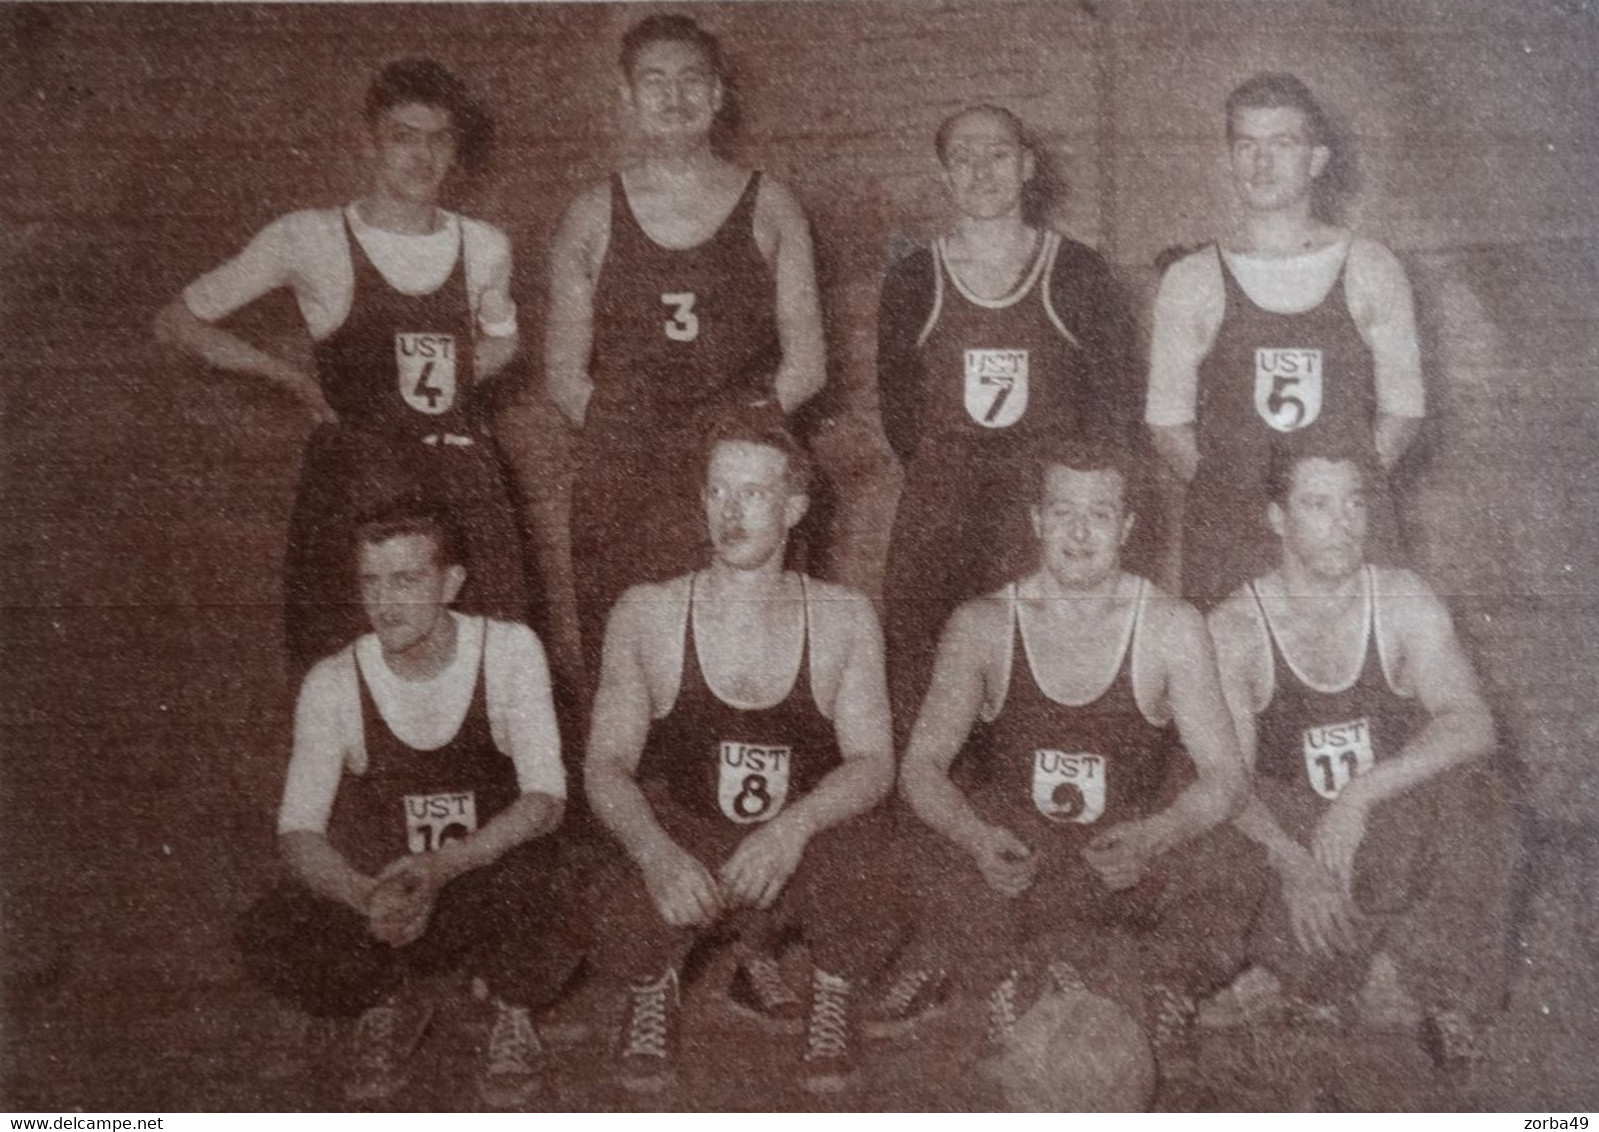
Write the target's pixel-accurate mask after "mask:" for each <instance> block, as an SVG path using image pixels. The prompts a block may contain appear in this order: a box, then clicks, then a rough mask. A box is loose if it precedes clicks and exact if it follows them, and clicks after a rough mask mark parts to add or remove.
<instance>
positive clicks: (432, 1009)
mask: <svg viewBox="0 0 1599 1132" xmlns="http://www.w3.org/2000/svg"><path fill="white" fill-rule="evenodd" d="M436 1013H438V1003H436V1002H434V1001H433V1000H432V999H427V1000H425V1001H424V1002H423V1003H422V1017H421V1019H420V1020H419V1021H418V1022H417V1024H416V1028H415V1029H414V1030H412V1032H411V1037H410V1039H409V1040H407V1041H405V1042H403V1043H401V1045H400V1053H399V1060H400V1061H402V1062H403V1061H409V1060H410V1059H411V1055H412V1054H414V1053H415V1052H416V1047H417V1046H419V1045H421V1044H422V1039H423V1038H424V1037H426V1036H427V1032H428V1028H429V1027H430V1026H432V1025H433V1016H434V1015H435V1014H436ZM410 1083H411V1075H410V1073H405V1072H402V1073H396V1074H395V1075H394V1076H393V1077H392V1078H389V1079H386V1080H383V1081H381V1082H379V1083H377V1084H375V1085H372V1086H368V1087H361V1086H359V1085H357V1086H356V1087H353V1088H352V1087H351V1086H350V1085H349V1084H348V1083H347V1084H346V1085H345V1086H344V1089H343V1090H342V1092H343V1095H344V1099H345V1100H347V1101H350V1102H355V1103H360V1102H369V1101H386V1100H388V1099H389V1098H390V1097H392V1096H394V1094H395V1093H398V1092H399V1091H400V1090H402V1089H404V1088H405V1087H406V1086H407V1085H409V1084H410Z"/></svg>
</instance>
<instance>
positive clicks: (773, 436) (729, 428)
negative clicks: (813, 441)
mask: <svg viewBox="0 0 1599 1132" xmlns="http://www.w3.org/2000/svg"><path fill="white" fill-rule="evenodd" d="M722 444H759V445H761V446H762V447H763V448H775V449H777V450H778V451H779V452H781V453H782V454H783V456H784V457H785V458H786V459H787V460H788V485H789V489H790V490H791V491H793V492H794V493H795V494H797V495H809V494H810V493H811V487H812V485H813V484H814V482H815V479H816V465H815V463H814V461H812V459H811V454H810V453H809V452H807V451H806V450H805V446H804V445H803V444H801V443H800V442H799V440H798V439H797V438H796V437H795V436H794V434H793V432H791V431H790V430H789V427H788V425H787V424H786V423H785V422H784V420H783V412H782V410H781V409H780V408H778V406H777V404H776V403H775V402H772V403H762V404H758V405H740V406H736V407H733V408H729V409H725V410H723V411H722V412H721V413H719V414H717V416H716V417H715V418H714V419H713V420H712V421H711V423H710V425H709V427H707V428H706V430H705V434H704V437H703V439H702V441H701V444H700V475H701V477H702V478H703V477H704V476H705V475H707V474H708V473H709V472H710V467H711V457H712V456H714V455H715V454H716V449H717V446H718V445H722Z"/></svg>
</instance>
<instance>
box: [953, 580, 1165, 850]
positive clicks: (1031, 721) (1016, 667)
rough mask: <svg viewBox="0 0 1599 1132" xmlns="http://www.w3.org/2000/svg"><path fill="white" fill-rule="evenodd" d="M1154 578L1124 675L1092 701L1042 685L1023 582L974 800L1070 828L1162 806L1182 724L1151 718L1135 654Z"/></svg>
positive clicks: (1127, 642) (1126, 646) (1130, 630)
mask: <svg viewBox="0 0 1599 1132" xmlns="http://www.w3.org/2000/svg"><path fill="white" fill-rule="evenodd" d="M1147 590H1148V583H1147V582H1145V581H1144V580H1143V579H1142V578H1140V579H1139V582H1138V594H1137V596H1136V597H1135V599H1134V601H1133V609H1132V612H1131V614H1130V615H1129V617H1128V624H1127V629H1126V632H1125V634H1124V637H1123V640H1122V647H1121V652H1120V656H1119V659H1118V660H1117V663H1116V669H1115V674H1114V675H1113V676H1112V677H1111V679H1110V681H1109V683H1108V684H1107V685H1106V686H1105V690H1104V691H1103V692H1101V693H1100V694H1099V695H1098V696H1096V697H1094V698H1093V699H1092V700H1089V701H1087V702H1085V703H1082V704H1067V703H1061V702H1060V701H1058V700H1055V699H1052V698H1050V696H1048V695H1047V694H1046V693H1045V692H1044V690H1043V689H1042V688H1041V687H1039V684H1038V680H1037V678H1036V677H1035V675H1034V673H1033V665H1032V659H1031V657H1030V655H1029V653H1028V649H1027V635H1026V631H1025V630H1024V629H1023V628H1022V620H1021V602H1020V599H1019V598H1018V597H1017V593H1016V589H1015V586H1014V584H1013V585H1012V588H1011V593H1010V600H1011V608H1012V610H1013V612H1012V615H1011V624H1012V626H1013V628H1012V629H1011V659H1010V682H1009V686H1008V687H1007V689H1006V693H1005V701H1004V703H1003V704H1001V705H1000V706H999V709H998V713H997V715H996V716H995V718H994V719H993V720H992V721H991V722H990V723H989V724H988V726H987V728H986V732H987V733H986V735H985V736H984V737H983V740H982V744H981V746H980V747H979V752H980V753H979V757H978V759H977V760H976V764H975V765H974V766H972V767H971V768H970V773H971V775H972V784H973V793H974V795H975V798H974V800H977V801H978V802H979V808H980V809H982V810H986V811H988V812H989V813H991V814H993V815H994V816H996V817H1000V816H1001V815H1004V816H1009V817H1011V818H1012V820H1016V819H1018V818H1022V817H1025V818H1026V819H1029V820H1031V821H1032V822H1036V823H1039V824H1040V825H1050V826H1054V827H1056V828H1057V829H1059V830H1060V831H1062V832H1069V831H1071V830H1073V829H1074V828H1075V829H1078V831H1079V832H1083V831H1082V830H1081V828H1080V827H1085V826H1104V825H1110V824H1113V823H1115V822H1120V821H1126V820H1128V819H1130V818H1136V817H1141V816H1143V815H1146V814H1149V813H1151V812H1153V811H1154V810H1155V809H1156V808H1157V807H1158V803H1159V799H1160V796H1161V791H1162V789H1163V787H1164V786H1165V785H1166V783H1167V779H1168V776H1169V775H1170V774H1171V772H1172V770H1173V769H1174V764H1173V760H1174V759H1175V758H1177V757H1179V756H1178V739H1177V734H1176V728H1175V727H1173V726H1172V725H1171V724H1170V723H1166V724H1158V725H1157V724H1154V723H1151V722H1150V721H1149V720H1148V719H1147V718H1146V717H1145V716H1144V713H1143V710H1142V709H1141V708H1140V707H1139V706H1138V700H1137V697H1136V696H1135V695H1134V692H1133V655H1134V652H1135V650H1136V648H1137V640H1138V634H1139V628H1140V626H1141V624H1142V621H1143V607H1144V600H1145V596H1146V592H1147Z"/></svg>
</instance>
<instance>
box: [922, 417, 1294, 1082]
mask: <svg viewBox="0 0 1599 1132" xmlns="http://www.w3.org/2000/svg"><path fill="white" fill-rule="evenodd" d="M1031 482H1032V490H1033V499H1034V502H1033V503H1032V506H1031V509H1030V516H1031V520H1032V524H1033V529H1034V532H1035V534H1036V536H1037V539H1038V545H1039V547H1040V557H1039V564H1038V567H1037V569H1036V570H1035V571H1034V572H1032V573H1030V574H1028V575H1026V576H1025V577H1023V578H1021V579H1020V580H1019V581H1016V582H1013V583H1011V584H1009V585H1007V586H1005V587H1004V588H1003V589H1001V590H1000V591H998V592H997V593H994V594H991V595H988V596H986V597H981V598H976V599H974V600H972V601H969V602H967V603H965V604H964V605H962V606H961V608H960V609H959V610H957V611H956V613H955V615H954V616H953V617H952V618H951V619H950V622H949V624H948V626H947V627H946V628H945V630H944V634H943V637H942V639H941V641H940V643H939V652H938V659H937V663H936V665H935V667H934V671H933V678H932V683H931V686H930V687H929V688H928V692H927V697H926V699H925V701H924V702H923V705H922V710H921V713H920V715H919V716H918V717H917V719H916V723H915V726H914V728H913V729H912V732H911V737H910V743H909V746H908V747H907V749H906V752H905V757H904V760H903V765H902V768H901V774H900V790H901V793H902V794H903V795H904V797H905V799H906V801H908V802H909V803H910V806H911V808H912V809H913V810H915V812H916V814H917V816H919V817H920V818H921V819H922V820H923V821H924V822H925V823H926V824H927V826H929V827H931V829H932V831H933V832H935V833H936V834H938V835H939V836H938V837H937V838H927V839H926V840H927V841H928V842H929V844H928V845H927V846H926V847H925V848H919V849H918V850H917V851H916V853H915V858H916V860H917V861H918V863H919V865H920V869H919V870H918V871H920V872H922V873H923V880H922V882H921V883H920V884H919V885H918V887H919V889H920V890H921V893H922V901H921V902H922V913H921V930H920V933H919V936H918V940H917V942H916V944H914V945H913V948H912V950H911V952H910V955H911V958H910V959H909V960H907V965H908V966H911V967H913V968H914V965H915V964H916V963H925V964H926V968H925V969H926V970H927V971H928V972H930V973H931V974H932V975H933V976H934V977H936V975H937V973H939V972H943V973H945V974H947V975H948V976H950V977H952V978H954V979H955V980H956V981H957V982H958V983H960V984H963V985H964V986H965V987H966V988H968V989H974V990H977V991H979V992H981V993H983V994H986V995H987V996H988V1006H989V1020H990V1042H991V1044H992V1046H993V1047H994V1048H993V1052H994V1053H995V1054H996V1055H997V1054H1001V1053H1003V1052H1004V1049H1005V1047H1006V1045H1007V1044H1008V1043H1009V1041H1010V1040H1011V1038H1012V1036H1013V1035H1012V1028H1013V1025H1014V1022H1015V1020H1016V1015H1017V1013H1018V1011H1022V1010H1025V1009H1026V1008H1027V1006H1028V1005H1029V1002H1028V1001H1026V999H1028V998H1030V997H1031V996H1033V995H1035V994H1037V993H1038V992H1039V990H1040V987H1041V986H1042V985H1044V983H1043V977H1044V976H1045V975H1046V974H1047V976H1048V977H1049V978H1050V979H1053V980H1054V982H1055V983H1056V984H1057V986H1058V987H1059V989H1061V990H1063V991H1064V990H1069V989H1073V988H1074V987H1075V986H1076V980H1078V979H1082V980H1085V981H1086V982H1087V983H1088V985H1089V986H1090V987H1091V988H1093V989H1095V990H1097V991H1098V992H1099V993H1103V994H1107V995H1109V996H1110V997H1112V998H1116V999H1118V1000H1120V1001H1122V1002H1124V1003H1125V1004H1126V1005H1128V1006H1129V1007H1130V1008H1131V1010H1132V1011H1133V1012H1134V1014H1135V1016H1139V1017H1142V1018H1143V1019H1144V1020H1145V1022H1146V1024H1147V1026H1148V1028H1149V1031H1150V1036H1151V1038H1152V1039H1153V1041H1154V1045H1155V1049H1156V1057H1157V1062H1158V1065H1159V1069H1160V1072H1161V1075H1162V1077H1163V1078H1164V1079H1166V1080H1168V1081H1176V1080H1182V1079H1185V1078H1191V1076H1192V1070H1193V1062H1192V1050H1191V1047H1190V1045H1189V1043H1188V1042H1187V1040H1186V1039H1187V1036H1188V1035H1187V1029H1186V1024H1187V1022H1188V1021H1189V1020H1190V1018H1191V1015H1192V1003H1193V1000H1194V997H1195V996H1196V995H1198V994H1200V993H1203V992H1205V991H1208V990H1210V989H1214V988H1215V987H1217V986H1220V985H1222V984H1223V983H1225V982H1226V981H1227V980H1228V979H1229V978H1230V977H1231V976H1232V975H1233V974H1234V973H1236V971H1237V969H1238V966H1239V965H1240V964H1241V962H1242V958H1243V948H1242V945H1243V933H1242V930H1241V928H1239V927H1238V926H1237V925H1236V924H1231V925H1230V924H1229V920H1228V918H1227V916H1226V915H1225V911H1224V910H1225V909H1226V908H1227V907H1229V906H1230V905H1232V904H1234V903H1237V902H1244V903H1247V902H1249V901H1251V900H1252V899H1254V898H1255V896H1256V894H1257V893H1258V891H1259V888H1260V885H1261V883H1262V881H1263V879H1264V872H1263V865H1262V864H1261V862H1260V861H1259V856H1260V854H1259V852H1258V850H1255V849H1254V847H1253V846H1251V845H1249V843H1248V842H1247V841H1246V840H1245V839H1243V838H1242V837H1240V836H1238V835H1237V833H1235V832H1234V831H1232V830H1231V829H1229V828H1228V827H1226V826H1225V825H1223V824H1222V823H1224V822H1225V821H1226V819H1227V818H1228V817H1229V816H1230V815H1231V814H1232V813H1233V811H1234V810H1235V809H1236V805H1237V803H1238V802H1240V801H1241V800H1242V798H1243V796H1244V775H1243V767H1242V764H1241V762H1240V760H1239V757H1238V750H1237V744H1236V740H1235V739H1234V737H1233V732H1232V727H1231V725H1230V721H1229V720H1228V718H1227V712H1226V706H1225V704H1224V703H1223V700H1222V696H1221V690H1220V687H1219V685H1218V682H1217V678H1216V670H1215V664H1214V660H1213V659H1212V654H1211V648H1210V641H1209V638H1208V637H1207V636H1206V634H1205V628H1204V623H1203V622H1202V620H1201V619H1200V617H1199V614H1198V613H1197V612H1196V611H1195V610H1194V609H1193V608H1192V607H1191V606H1189V605H1187V604H1185V603H1183V602H1180V601H1177V600H1175V599H1173V598H1171V597H1169V596H1167V595H1166V594H1164V593H1162V592H1161V591H1160V590H1159V589H1157V588H1156V587H1155V586H1154V585H1153V584H1151V583H1150V582H1148V581H1146V580H1145V579H1143V578H1141V577H1138V576H1137V575H1134V574H1131V573H1128V572H1126V571H1124V570H1122V569H1121V566H1120V554H1121V547H1122V544H1123V542H1124V541H1125V539H1126V538H1127V536H1128V534H1129V532H1130V529H1131V524H1132V521H1133V518H1132V516H1131V514H1129V513H1128V512H1127V510H1126V504H1125V499H1126V497H1127V494H1128V488H1129V485H1130V484H1131V482H1132V478H1131V475H1130V474H1129V472H1128V471H1127V464H1126V461H1125V458H1124V457H1123V456H1122V455H1121V454H1120V453H1118V452H1116V451H1114V450H1111V449H1108V448H1104V447H1095V446H1088V445H1064V444H1063V445H1056V446H1052V447H1051V448H1050V449H1049V450H1048V451H1047V453H1046V454H1044V455H1043V456H1041V457H1040V458H1039V461H1038V465H1037V468H1036V471H1035V472H1034V474H1033V476H1032V480H1031ZM980 722H981V724H982V726H978V725H979V723H980ZM974 727H975V728H976V730H975V731H974ZM1129 943H1130V944H1131V946H1129Z"/></svg>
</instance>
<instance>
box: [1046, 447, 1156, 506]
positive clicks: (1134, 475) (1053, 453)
mask: <svg viewBox="0 0 1599 1132" xmlns="http://www.w3.org/2000/svg"><path fill="white" fill-rule="evenodd" d="M1051 468H1070V469H1071V470H1072V471H1074V472H1115V473H1116V474H1117V475H1118V476H1120V477H1121V481H1122V516H1123V518H1125V517H1126V516H1128V515H1134V514H1137V513H1138V511H1139V494H1138V493H1139V492H1140V491H1141V490H1142V481H1141V480H1140V478H1139V475H1138V466H1137V465H1136V464H1135V463H1134V462H1133V459H1132V457H1131V455H1130V454H1129V453H1128V451H1127V449H1126V447H1125V446H1123V445H1119V444H1112V443H1110V442H1109V441H1104V440H1086V439H1076V438H1072V439H1067V440H1051V441H1044V442H1042V443H1040V444H1039V445H1038V446H1037V447H1035V448H1034V449H1033V451H1032V452H1031V454H1030V456H1029V459H1028V461H1027V469H1028V470H1027V483H1026V485H1025V490H1026V502H1027V506H1029V507H1038V506H1040V505H1042V503H1043V501H1044V485H1045V483H1046V482H1048V480H1049V470H1050V469H1051Z"/></svg>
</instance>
